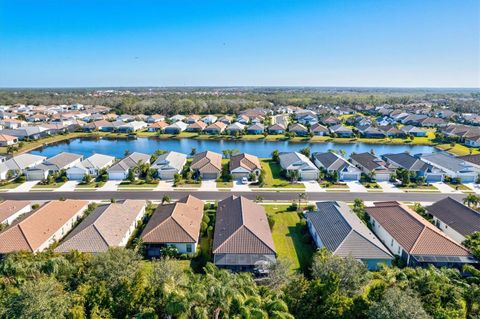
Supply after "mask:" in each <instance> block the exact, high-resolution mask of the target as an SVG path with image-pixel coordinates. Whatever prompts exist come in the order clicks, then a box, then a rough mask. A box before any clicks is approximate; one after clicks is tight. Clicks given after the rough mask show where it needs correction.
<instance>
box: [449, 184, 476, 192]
mask: <svg viewBox="0 0 480 319" xmlns="http://www.w3.org/2000/svg"><path fill="white" fill-rule="evenodd" d="M446 184H447V185H448V186H450V187H451V188H453V189H458V190H459V191H471V190H472V189H471V188H470V187H467V186H465V185H463V184H452V183H446Z"/></svg>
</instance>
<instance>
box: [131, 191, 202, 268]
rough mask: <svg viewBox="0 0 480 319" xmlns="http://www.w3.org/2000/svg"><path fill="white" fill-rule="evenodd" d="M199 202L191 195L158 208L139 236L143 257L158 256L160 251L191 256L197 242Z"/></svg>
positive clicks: (200, 202) (200, 218) (200, 208)
mask: <svg viewBox="0 0 480 319" xmlns="http://www.w3.org/2000/svg"><path fill="white" fill-rule="evenodd" d="M203 206H204V204H203V201H201V200H200V199H198V198H196V197H193V196H191V195H189V196H187V197H184V198H182V199H180V200H179V201H178V202H175V203H170V204H163V205H159V206H158V207H157V209H156V210H155V212H154V213H153V215H152V217H151V218H150V220H149V221H148V223H147V225H146V226H145V229H144V230H143V232H142V235H141V236H140V238H141V240H142V243H143V244H144V245H145V252H146V255H147V257H150V258H154V257H160V256H161V249H162V248H163V247H173V248H175V249H176V250H177V252H178V253H180V254H193V253H195V252H196V250H197V245H198V242H199V240H200V229H201V224H202V218H203Z"/></svg>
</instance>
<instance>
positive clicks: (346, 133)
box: [329, 124, 353, 137]
mask: <svg viewBox="0 0 480 319" xmlns="http://www.w3.org/2000/svg"><path fill="white" fill-rule="evenodd" d="M329 129H330V132H331V133H332V134H335V135H336V136H338V137H352V136H353V131H352V130H351V129H350V128H348V127H345V126H343V125H342V124H337V125H333V126H330V128H329Z"/></svg>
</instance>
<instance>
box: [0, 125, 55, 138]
mask: <svg viewBox="0 0 480 319" xmlns="http://www.w3.org/2000/svg"><path fill="white" fill-rule="evenodd" d="M46 131H47V129H46V128H43V127H41V126H24V127H21V128H17V129H3V130H0V134H6V135H11V136H15V137H16V138H18V139H19V140H21V141H23V140H25V139H31V140H38V139H39V138H41V137H44V136H48V133H47V132H46Z"/></svg>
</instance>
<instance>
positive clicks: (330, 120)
mask: <svg viewBox="0 0 480 319" xmlns="http://www.w3.org/2000/svg"><path fill="white" fill-rule="evenodd" d="M321 122H322V124H324V125H327V126H332V125H338V124H340V120H339V119H338V118H336V117H335V116H327V117H324V118H323V119H321Z"/></svg>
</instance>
